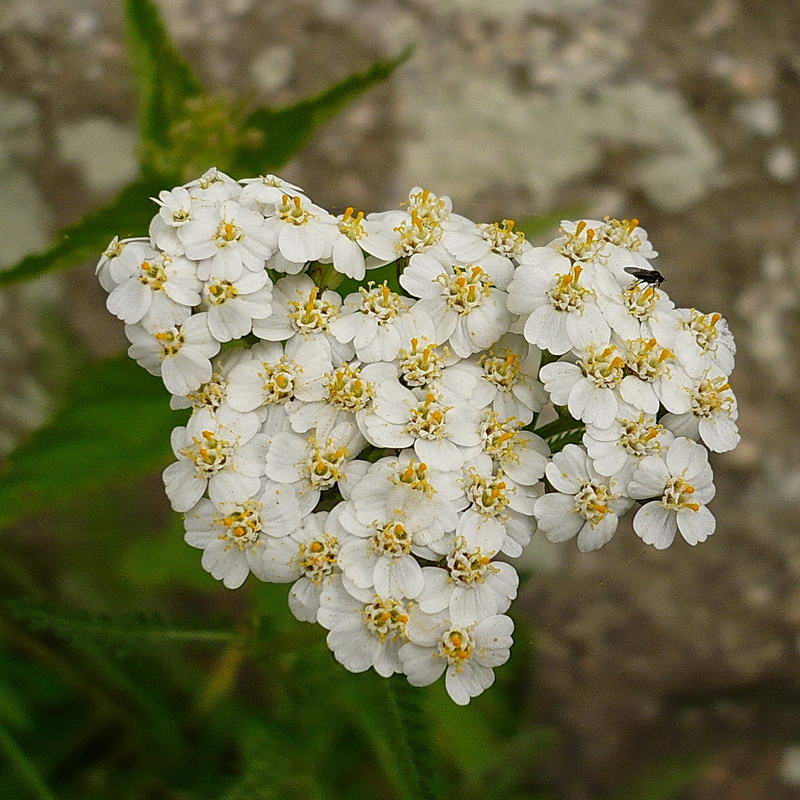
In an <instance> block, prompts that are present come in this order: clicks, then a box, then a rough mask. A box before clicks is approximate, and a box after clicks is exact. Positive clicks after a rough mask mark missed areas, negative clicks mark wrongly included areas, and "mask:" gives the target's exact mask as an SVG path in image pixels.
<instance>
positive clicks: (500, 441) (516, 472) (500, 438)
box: [470, 409, 550, 486]
mask: <svg viewBox="0 0 800 800" xmlns="http://www.w3.org/2000/svg"><path fill="white" fill-rule="evenodd" d="M521 428H522V422H521V420H518V419H514V418H513V417H507V418H505V419H503V418H501V417H500V416H498V414H497V412H495V411H493V410H492V409H488V410H487V411H484V412H483V415H482V416H481V422H480V427H479V432H480V451H476V452H474V453H471V454H470V457H471V458H474V457H475V456H477V455H478V454H479V452H481V451H482V452H483V453H486V454H487V455H489V456H491V458H492V460H493V462H494V464H495V465H496V466H497V467H499V468H500V469H502V470H503V473H504V474H505V476H506V479H507V480H509V481H511V482H512V483H513V484H515V485H517V484H518V485H520V486H533V485H534V484H535V483H538V482H539V481H540V480H541V478H542V476H543V475H544V471H545V467H546V465H547V461H548V459H549V457H550V448H549V447H548V446H547V442H545V440H544V439H542V437H541V436H539V435H538V434H536V433H532V432H531V431H524V430H521ZM476 450H477V449H476Z"/></svg>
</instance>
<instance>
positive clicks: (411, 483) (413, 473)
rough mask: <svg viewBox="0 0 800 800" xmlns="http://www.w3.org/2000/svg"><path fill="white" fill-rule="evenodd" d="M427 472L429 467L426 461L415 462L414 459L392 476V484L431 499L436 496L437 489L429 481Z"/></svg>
mask: <svg viewBox="0 0 800 800" xmlns="http://www.w3.org/2000/svg"><path fill="white" fill-rule="evenodd" d="M427 472H428V465H427V464H426V463H425V462H424V461H415V460H414V458H413V457H412V458H411V459H410V460H409V462H408V464H406V466H405V467H402V468H401V469H399V470H398V471H397V472H396V473H395V474H394V475H393V476H392V482H393V483H396V484H398V485H401V486H405V487H406V488H408V489H411V490H413V491H415V492H422V494H424V495H426V496H428V497H429V496H430V495H432V494H436V489H434V487H433V485H432V484H431V482H430V481H429V480H428V478H427Z"/></svg>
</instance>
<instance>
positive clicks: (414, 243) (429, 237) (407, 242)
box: [394, 208, 444, 258]
mask: <svg viewBox="0 0 800 800" xmlns="http://www.w3.org/2000/svg"><path fill="white" fill-rule="evenodd" d="M394 231H395V233H399V234H400V238H399V240H398V241H397V242H396V244H395V250H396V251H397V255H398V257H401V258H402V257H404V256H412V255H414V253H423V252H424V251H425V250H427V249H428V248H429V247H433V245H435V244H436V243H437V242H438V241H439V240H440V239H441V238H442V234H443V233H444V230H443V229H442V226H441V225H440V224H439V223H438V222H437V221H436V220H433V219H425V218H423V217H421V216H420V215H419V213H418V212H417V210H416V209H413V208H412V209H411V212H410V215H409V219H406V220H403V221H402V222H401V223H400V224H399V225H398V226H397V227H396V228H395V229H394Z"/></svg>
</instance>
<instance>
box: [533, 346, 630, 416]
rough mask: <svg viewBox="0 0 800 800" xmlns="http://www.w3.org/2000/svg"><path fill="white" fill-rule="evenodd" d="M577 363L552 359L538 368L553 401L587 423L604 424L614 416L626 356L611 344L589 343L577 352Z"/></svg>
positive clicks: (615, 414)
mask: <svg viewBox="0 0 800 800" xmlns="http://www.w3.org/2000/svg"><path fill="white" fill-rule="evenodd" d="M576 356H577V363H574V364H573V363H571V362H569V361H553V362H551V363H550V364H545V365H544V366H543V367H542V368H541V370H540V371H539V377H540V378H541V379H542V381H543V382H544V388H545V391H547V393H548V394H549V395H550V399H551V400H552V402H553V403H555V404H556V405H559V406H567V408H568V409H569V413H570V414H571V415H572V416H573V417H575V419H580V420H582V421H583V422H585V423H587V424H588V425H596V426H597V427H599V428H607V427H608V426H609V425H611V423H612V422H613V421H614V418H615V417H616V416H617V404H618V399H619V387H620V384H621V383H622V381H623V375H624V372H623V370H624V368H625V359H624V358H623V356H622V354H621V353H620V351H619V350H618V349H617V347H616V346H615V345H613V344H611V345H608V346H606V347H604V346H602V345H600V346H599V347H595V345H591V344H590V345H589V346H588V347H587V348H586V349H585V350H584V349H581V350H578V351H577V353H576Z"/></svg>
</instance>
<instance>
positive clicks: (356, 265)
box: [326, 207, 397, 281]
mask: <svg viewBox="0 0 800 800" xmlns="http://www.w3.org/2000/svg"><path fill="white" fill-rule="evenodd" d="M364 253H366V254H367V255H369V256H372V257H373V260H374V261H376V262H377V263H382V264H387V263H389V262H390V261H394V259H395V258H397V252H396V251H395V244H394V242H393V241H392V239H391V238H390V237H388V236H386V235H385V234H383V233H382V232H381V226H380V223H378V222H375V221H369V220H365V219H364V212H363V211H359V212H358V213H357V214H355V213H354V209H353V208H352V207H348V208H346V209H345V212H344V214H342V215H341V216H339V217H338V218H337V221H336V227H335V229H334V231H333V245H332V248H331V255H330V260H331V261H332V262H333V268H334V269H335V270H336V271H337V272H341V273H342V274H343V275H347V277H348V278H355V280H357V281H360V280H363V278H364V275H365V274H366V269H367V266H366V259H365V256H364ZM326 260H327V259H326ZM376 265H377V264H373V265H371V266H376Z"/></svg>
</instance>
